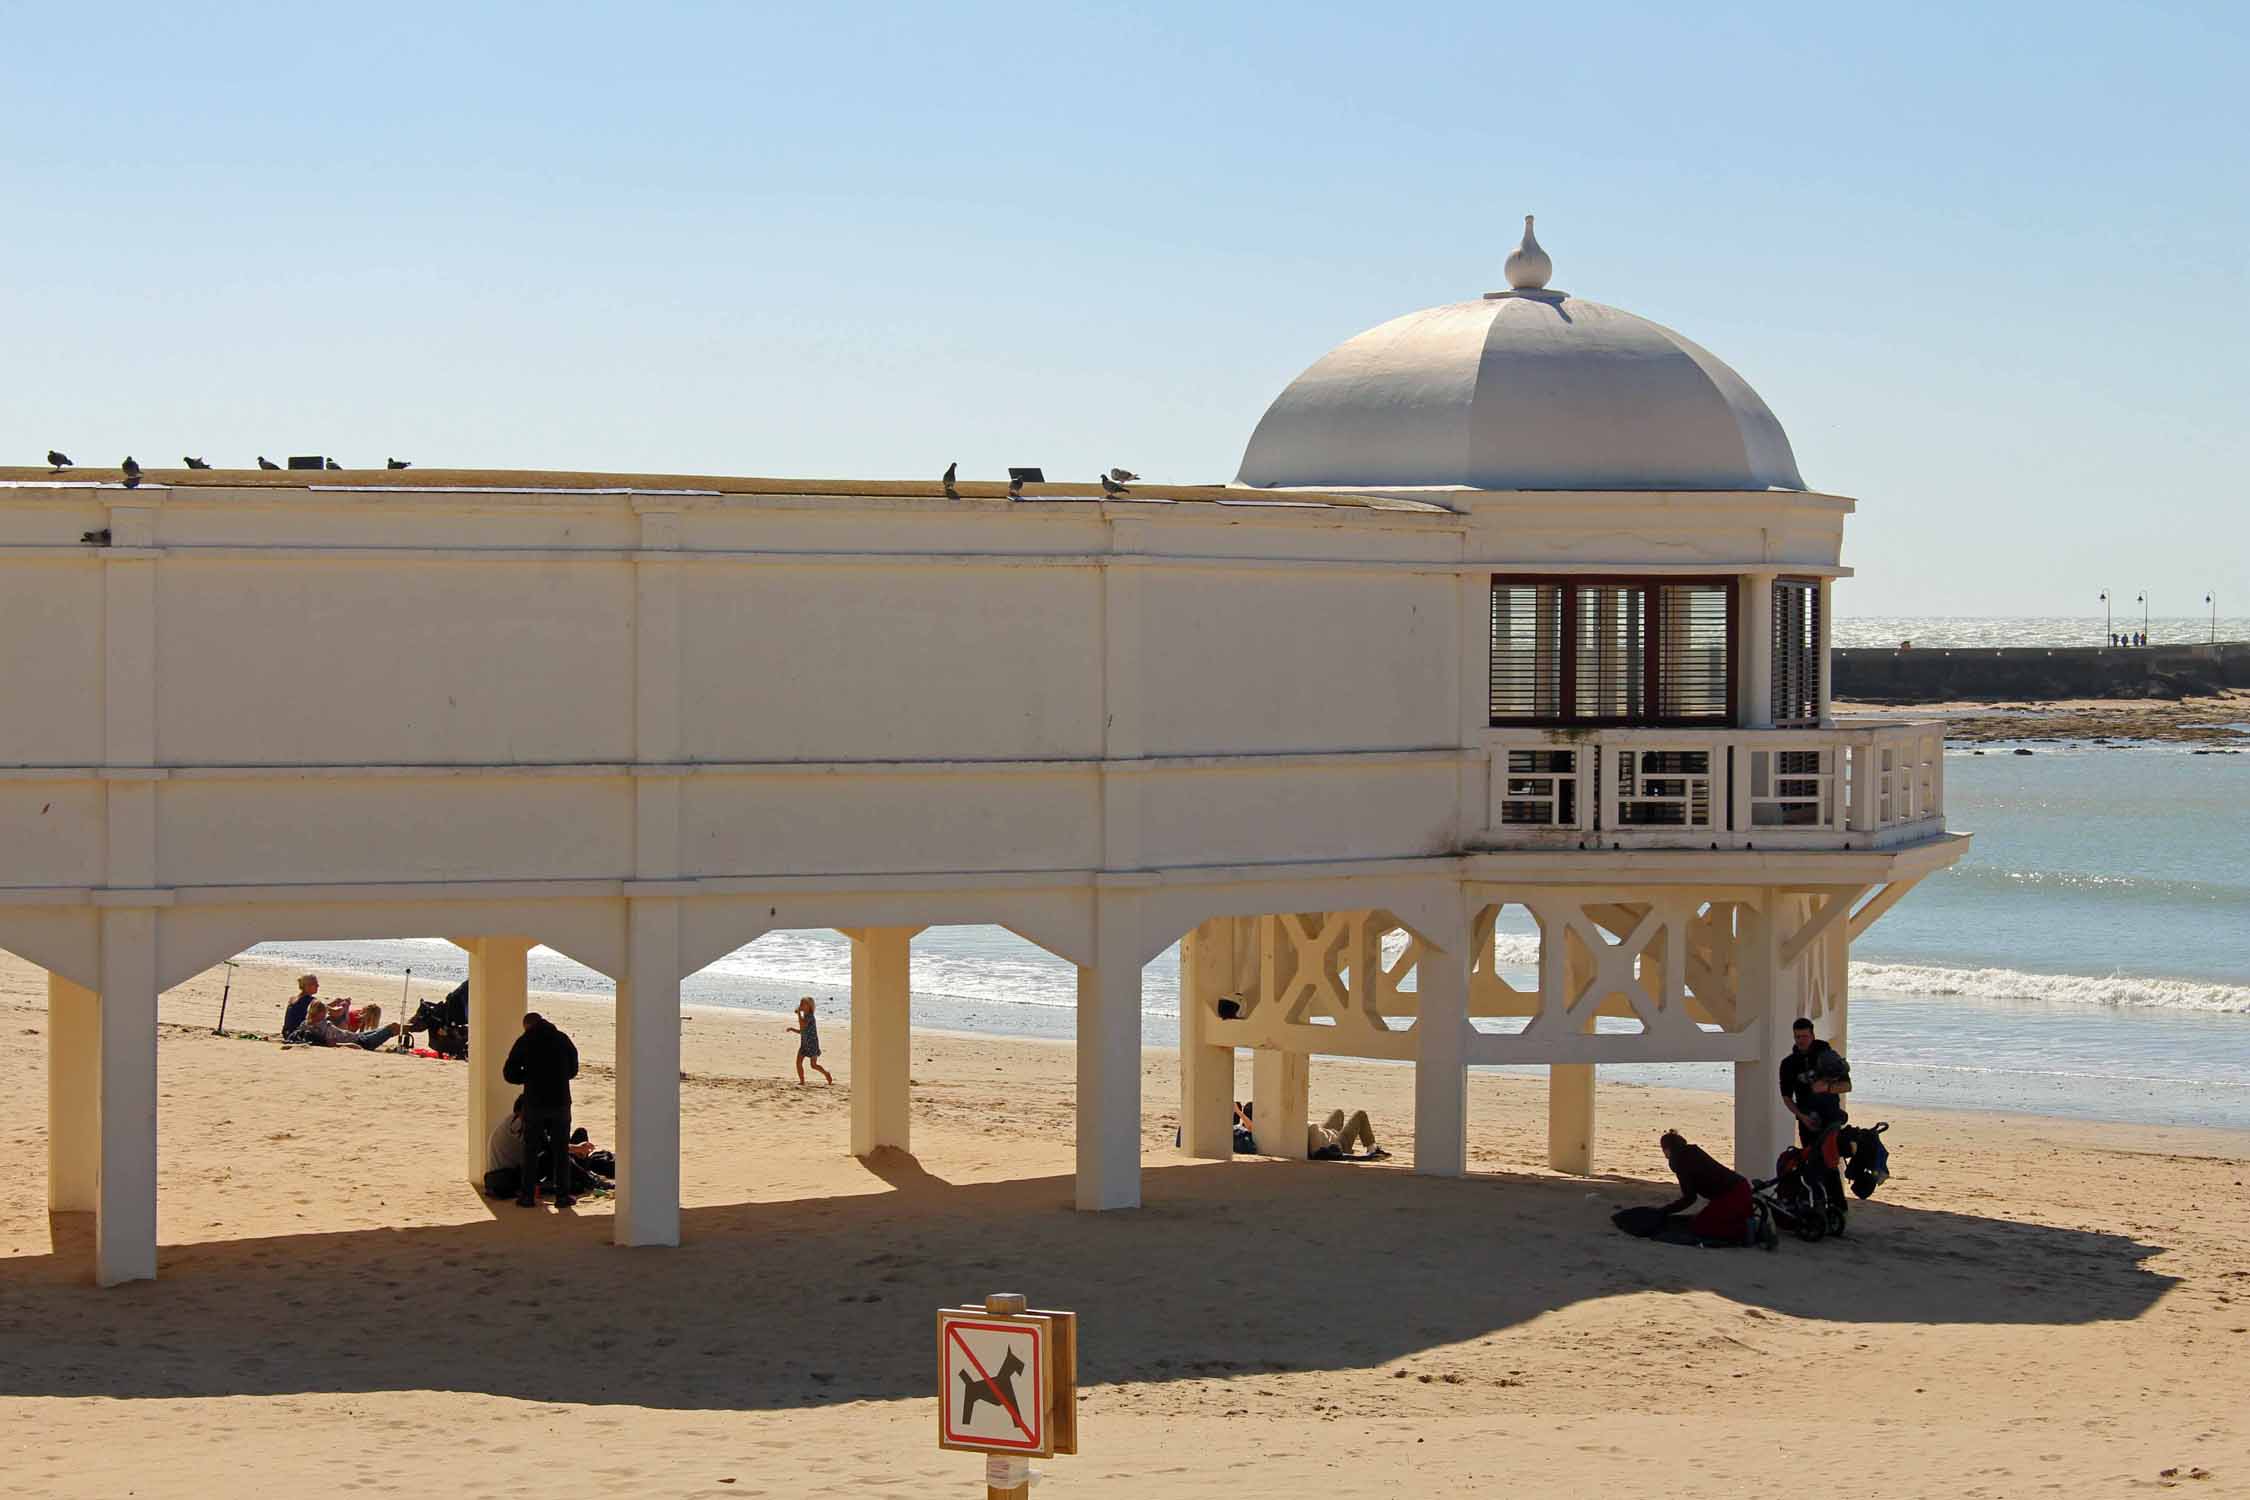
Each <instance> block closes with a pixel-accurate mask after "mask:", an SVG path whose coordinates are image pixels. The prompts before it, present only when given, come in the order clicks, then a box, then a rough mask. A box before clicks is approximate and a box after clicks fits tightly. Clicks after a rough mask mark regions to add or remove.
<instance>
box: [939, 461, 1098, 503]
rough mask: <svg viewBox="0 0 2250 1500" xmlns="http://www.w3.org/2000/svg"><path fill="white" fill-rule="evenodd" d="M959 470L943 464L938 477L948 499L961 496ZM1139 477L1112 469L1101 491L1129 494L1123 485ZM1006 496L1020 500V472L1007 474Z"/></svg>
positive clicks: (1021, 483)
mask: <svg viewBox="0 0 2250 1500" xmlns="http://www.w3.org/2000/svg"><path fill="white" fill-rule="evenodd" d="M960 472H961V466H960V465H959V464H958V463H950V464H947V465H946V466H945V473H944V474H943V475H941V476H940V477H939V479H938V483H939V484H941V485H943V486H944V487H945V498H946V499H948V500H958V499H960V498H961V492H960V491H959V490H957V489H955V488H954V487H953V480H954V476H956V475H957V474H959V473H960ZM1140 477H1141V476H1140V475H1138V474H1136V473H1134V472H1133V471H1132V470H1131V469H1112V470H1110V471H1109V472H1108V473H1107V474H1104V475H1102V476H1101V481H1102V493H1103V494H1105V495H1130V494H1131V493H1133V492H1132V491H1131V490H1129V489H1127V488H1125V486H1126V485H1127V484H1128V483H1130V482H1131V481H1133V480H1136V479H1139V478H1140ZM1008 498H1009V499H1010V500H1021V499H1022V498H1023V476H1022V475H1021V474H1011V475H1009V476H1008Z"/></svg>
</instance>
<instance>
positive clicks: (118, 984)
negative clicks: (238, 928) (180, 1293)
mask: <svg viewBox="0 0 2250 1500" xmlns="http://www.w3.org/2000/svg"><path fill="white" fill-rule="evenodd" d="M96 1024H97V1029H98V1031H99V1035H100V1047H101V1059H100V1069H101V1102H100V1105H99V1117H100V1135H101V1148H100V1153H99V1160H98V1161H97V1162H96V1163H95V1168H94V1176H95V1183H94V1279H95V1280H96V1281H97V1282H99V1283H100V1284H101V1285H103V1286H116V1285H117V1284H118V1283H119V1282H124V1281H146V1280H148V1279H150V1278H151V1277H153V1276H155V1275H156V912H155V910H154V909H153V908H149V907H137V908H120V909H113V910H110V911H105V912H103V913H102V988H101V999H100V1004H99V1006H98V1011H97V1023H96Z"/></svg>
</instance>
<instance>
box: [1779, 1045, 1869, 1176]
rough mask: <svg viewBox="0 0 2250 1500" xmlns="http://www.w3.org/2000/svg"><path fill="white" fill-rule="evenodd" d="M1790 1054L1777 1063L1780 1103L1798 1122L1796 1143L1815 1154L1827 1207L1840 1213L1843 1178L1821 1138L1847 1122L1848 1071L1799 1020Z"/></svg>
mask: <svg viewBox="0 0 2250 1500" xmlns="http://www.w3.org/2000/svg"><path fill="white" fill-rule="evenodd" d="M1789 1037H1790V1042H1791V1044H1792V1045H1791V1049H1790V1052H1789V1055H1788V1056H1787V1057H1784V1058H1783V1059H1782V1060H1781V1097H1782V1101H1783V1102H1784V1103H1786V1104H1787V1105H1788V1106H1789V1113H1790V1114H1792V1115H1794V1116H1796V1118H1797V1139H1798V1140H1799V1141H1801V1142H1803V1143H1804V1145H1805V1146H1806V1147H1807V1148H1809V1149H1811V1150H1812V1152H1813V1159H1814V1160H1815V1161H1816V1162H1821V1163H1823V1165H1821V1166H1820V1167H1818V1168H1817V1169H1816V1170H1818V1171H1819V1172H1820V1174H1821V1179H1820V1180H1821V1183H1822V1185H1823V1186H1825V1187H1826V1188H1827V1189H1828V1201H1829V1202H1831V1203H1833V1204H1835V1205H1836V1206H1837V1208H1838V1209H1839V1210H1841V1209H1842V1208H1843V1207H1844V1204H1845V1199H1844V1174H1843V1173H1842V1172H1841V1171H1839V1170H1838V1169H1837V1168H1836V1167H1834V1166H1832V1165H1826V1164H1825V1163H1826V1161H1827V1157H1826V1154H1825V1153H1823V1152H1822V1151H1821V1150H1820V1142H1821V1139H1822V1137H1824V1136H1826V1135H1827V1134H1828V1133H1829V1132H1830V1131H1832V1130H1835V1129H1838V1128H1839V1127H1841V1126H1842V1125H1843V1124H1844V1122H1845V1121H1846V1120H1848V1119H1850V1118H1851V1116H1850V1115H1848V1114H1846V1113H1845V1112H1844V1095H1846V1094H1848V1093H1850V1092H1851V1091H1852V1070H1851V1065H1850V1064H1849V1063H1847V1062H1845V1061H1844V1054H1843V1053H1841V1052H1838V1051H1837V1050H1836V1049H1835V1048H1834V1047H1831V1046H1829V1045H1828V1044H1827V1043H1826V1042H1824V1041H1822V1040H1820V1038H1819V1037H1817V1036H1815V1035H1814V1034H1813V1023H1812V1022H1811V1021H1810V1020H1809V1019H1807V1018H1806V1017H1804V1016H1799V1017H1798V1018H1797V1019H1796V1022H1795V1023H1794V1024H1793V1025H1792V1026H1791V1027H1790V1030H1789Z"/></svg>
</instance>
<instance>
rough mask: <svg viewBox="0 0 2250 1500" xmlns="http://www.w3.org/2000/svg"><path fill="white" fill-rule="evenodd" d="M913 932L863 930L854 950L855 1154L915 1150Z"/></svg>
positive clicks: (856, 936) (858, 932)
mask: <svg viewBox="0 0 2250 1500" xmlns="http://www.w3.org/2000/svg"><path fill="white" fill-rule="evenodd" d="M914 933H915V929H914V928H911V927H864V928H857V929H854V930H853V932H852V933H851V944H852V1079H851V1090H852V1155H854V1156H866V1155H868V1154H869V1153H870V1152H874V1151H879V1150H881V1149H883V1148H885V1147H890V1148H892V1149H894V1150H899V1151H911V1150H913V1149H914V1141H913V1134H912V1130H913V1124H912V1120H913V1113H912V1109H911V1104H912V1098H911V1095H912V1092H913V1021H912V995H913V942H914Z"/></svg>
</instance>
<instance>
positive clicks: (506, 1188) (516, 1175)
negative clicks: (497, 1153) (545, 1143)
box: [484, 1167, 523, 1198]
mask: <svg viewBox="0 0 2250 1500" xmlns="http://www.w3.org/2000/svg"><path fill="white" fill-rule="evenodd" d="M522 1186H523V1173H522V1172H521V1171H520V1170H518V1169H517V1168H515V1167H494V1168H493V1169H492V1170H491V1171H489V1172H487V1173H485V1174H484V1195H485V1196H486V1197H487V1198H513V1197H514V1196H515V1195H516V1189H517V1188H519V1187H522Z"/></svg>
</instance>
